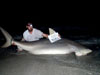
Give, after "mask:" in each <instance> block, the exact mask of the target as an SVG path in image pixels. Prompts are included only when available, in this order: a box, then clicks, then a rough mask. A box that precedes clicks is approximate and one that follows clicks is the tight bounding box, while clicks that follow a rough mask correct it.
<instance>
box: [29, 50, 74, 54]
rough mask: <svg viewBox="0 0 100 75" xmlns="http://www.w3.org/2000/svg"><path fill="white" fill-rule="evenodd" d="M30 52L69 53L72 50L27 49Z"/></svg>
mask: <svg viewBox="0 0 100 75" xmlns="http://www.w3.org/2000/svg"><path fill="white" fill-rule="evenodd" d="M29 52H30V53H32V54H35V55H42V54H69V53H71V52H72V51H70V50H66V49H62V50H61V49H41V50H33V51H29Z"/></svg>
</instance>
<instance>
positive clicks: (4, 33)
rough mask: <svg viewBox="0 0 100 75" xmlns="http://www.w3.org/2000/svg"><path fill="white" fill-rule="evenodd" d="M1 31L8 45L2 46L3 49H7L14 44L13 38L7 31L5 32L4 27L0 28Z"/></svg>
mask: <svg viewBox="0 0 100 75" xmlns="http://www.w3.org/2000/svg"><path fill="white" fill-rule="evenodd" d="M0 30H1V32H2V33H3V35H4V36H5V38H6V43H5V44H4V45H3V46H1V47H2V48H5V47H8V46H10V45H11V44H12V37H11V35H10V34H9V33H8V32H7V31H6V30H4V29H3V28H2V27H0Z"/></svg>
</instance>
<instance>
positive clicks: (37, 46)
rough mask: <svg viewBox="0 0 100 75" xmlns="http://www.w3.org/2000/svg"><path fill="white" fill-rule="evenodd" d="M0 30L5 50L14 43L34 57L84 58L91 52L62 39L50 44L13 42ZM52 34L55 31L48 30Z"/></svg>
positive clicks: (42, 42)
mask: <svg viewBox="0 0 100 75" xmlns="http://www.w3.org/2000/svg"><path fill="white" fill-rule="evenodd" d="M0 30H1V32H2V33H3V35H4V36H5V38H6V43H5V44H4V45H3V46H2V48H6V47H8V46H10V45H12V43H15V44H16V45H17V46H19V47H21V48H22V49H24V50H26V51H28V52H29V53H31V54H34V55H45V54H46V55H52V54H53V55H54V54H69V53H72V52H75V55H76V56H84V55H87V54H89V53H91V52H92V50H91V49H88V48H86V47H84V46H82V45H80V44H78V43H76V42H74V41H71V40H68V39H64V38H62V39H61V40H59V41H57V42H54V43H50V41H49V40H48V39H42V40H39V41H34V42H22V41H15V40H14V39H13V38H12V37H11V35H10V34H9V33H8V32H7V31H6V30H4V29H3V28H2V27H0ZM54 32H55V31H54V30H53V29H49V33H50V34H53V33H54Z"/></svg>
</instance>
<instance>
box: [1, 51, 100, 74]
mask: <svg viewBox="0 0 100 75" xmlns="http://www.w3.org/2000/svg"><path fill="white" fill-rule="evenodd" d="M0 75H100V55H99V54H98V52H96V53H92V54H89V55H87V56H82V57H76V56H75V54H74V53H71V54H68V55H39V56H37V55H32V54H29V53H28V52H26V51H22V52H19V53H11V54H8V55H4V56H2V57H1V58H0Z"/></svg>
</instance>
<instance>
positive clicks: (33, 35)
mask: <svg viewBox="0 0 100 75" xmlns="http://www.w3.org/2000/svg"><path fill="white" fill-rule="evenodd" d="M26 28H27V30H25V31H24V33H23V38H22V41H27V42H32V41H37V40H39V39H41V38H43V37H45V38H48V34H45V33H43V32H42V31H40V30H38V29H36V28H33V25H32V23H28V24H27V25H26ZM18 51H22V49H21V48H20V47H18Z"/></svg>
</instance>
